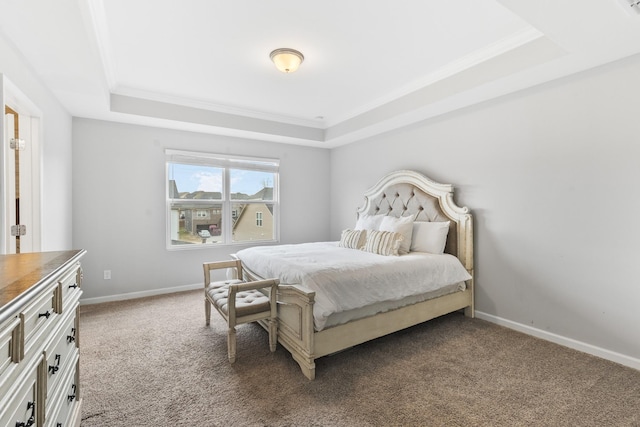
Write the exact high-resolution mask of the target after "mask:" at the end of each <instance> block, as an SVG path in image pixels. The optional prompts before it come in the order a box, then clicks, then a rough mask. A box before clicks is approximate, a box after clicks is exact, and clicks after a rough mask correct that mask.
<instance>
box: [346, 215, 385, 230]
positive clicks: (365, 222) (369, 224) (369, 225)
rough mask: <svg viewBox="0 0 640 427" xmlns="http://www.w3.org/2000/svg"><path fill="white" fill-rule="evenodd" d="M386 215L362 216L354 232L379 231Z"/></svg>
mask: <svg viewBox="0 0 640 427" xmlns="http://www.w3.org/2000/svg"><path fill="white" fill-rule="evenodd" d="M382 218H384V215H367V214H364V215H360V217H359V218H358V220H357V221H356V226H355V227H353V229H354V230H378V228H380V223H381V222H382Z"/></svg>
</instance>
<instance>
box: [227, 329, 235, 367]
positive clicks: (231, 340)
mask: <svg viewBox="0 0 640 427" xmlns="http://www.w3.org/2000/svg"><path fill="white" fill-rule="evenodd" d="M227 350H228V352H229V362H231V363H233V362H235V361H236V328H229V333H228V335H227Z"/></svg>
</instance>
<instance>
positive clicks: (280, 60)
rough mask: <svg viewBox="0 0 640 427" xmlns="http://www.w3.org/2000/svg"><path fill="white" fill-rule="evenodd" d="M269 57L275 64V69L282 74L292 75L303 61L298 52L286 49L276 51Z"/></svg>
mask: <svg viewBox="0 0 640 427" xmlns="http://www.w3.org/2000/svg"><path fill="white" fill-rule="evenodd" d="M269 57H270V58H271V60H272V61H273V63H274V64H276V68H277V69H278V70H280V71H282V72H283V73H293V72H294V71H295V70H297V69H298V67H299V66H300V64H302V61H304V56H303V55H302V54H301V53H300V52H298V51H297V50H294V49H288V48H282V49H276V50H274V51H273V52H271V54H270V55H269Z"/></svg>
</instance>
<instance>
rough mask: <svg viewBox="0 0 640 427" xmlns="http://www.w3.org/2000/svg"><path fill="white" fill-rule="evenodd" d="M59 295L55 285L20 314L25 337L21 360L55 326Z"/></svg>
mask: <svg viewBox="0 0 640 427" xmlns="http://www.w3.org/2000/svg"><path fill="white" fill-rule="evenodd" d="M57 293H58V285H57V283H54V284H52V285H51V286H49V287H48V288H47V289H45V290H44V291H43V292H42V293H41V294H40V295H39V296H38V297H37V298H36V299H35V300H34V301H33V302H32V303H31V304H29V305H28V306H27V307H26V308H25V309H24V310H23V311H22V313H20V317H21V319H22V324H23V336H24V349H23V352H22V354H21V358H22V357H24V355H25V354H26V353H28V352H29V350H30V349H31V347H33V345H34V344H36V343H37V342H39V341H40V340H41V339H43V336H44V334H45V332H46V331H48V330H49V329H50V328H51V327H53V325H54V324H55V319H56V318H57V317H58V313H56V311H55V307H56V296H57Z"/></svg>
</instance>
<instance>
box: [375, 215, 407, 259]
mask: <svg viewBox="0 0 640 427" xmlns="http://www.w3.org/2000/svg"><path fill="white" fill-rule="evenodd" d="M379 230H380V231H392V232H394V233H399V234H401V235H402V237H404V239H403V240H402V243H401V244H400V250H399V253H401V254H408V253H409V250H410V249H411V236H412V234H413V217H412V216H402V217H400V218H396V217H395V216H385V217H384V218H382V222H381V223H380V228H379Z"/></svg>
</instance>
